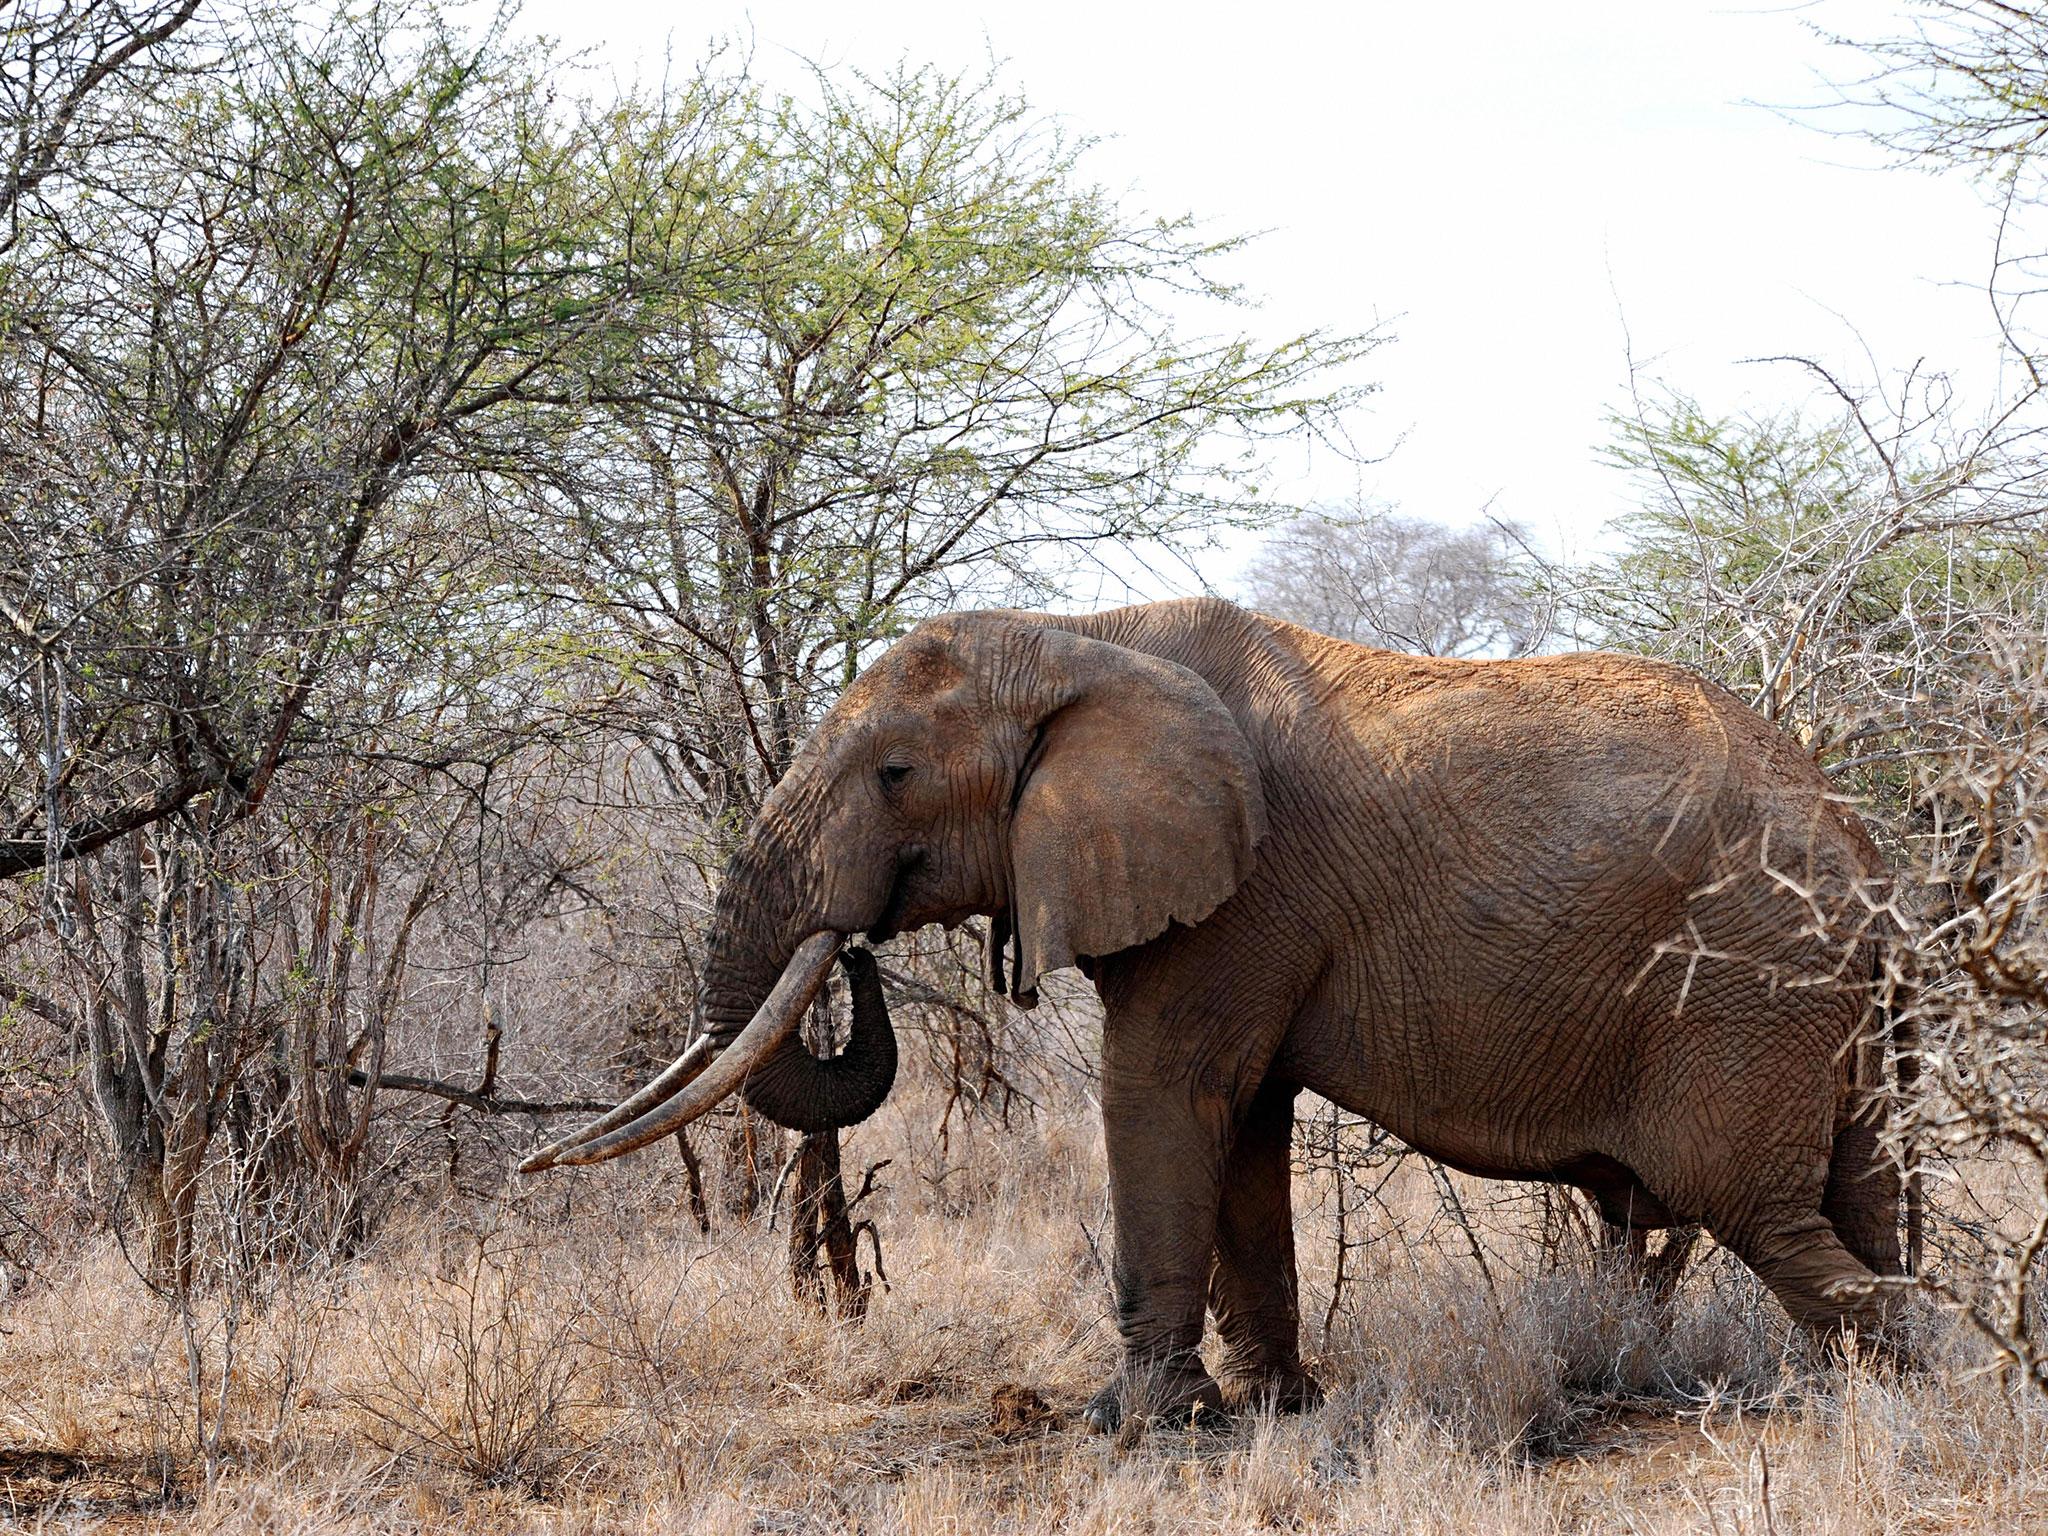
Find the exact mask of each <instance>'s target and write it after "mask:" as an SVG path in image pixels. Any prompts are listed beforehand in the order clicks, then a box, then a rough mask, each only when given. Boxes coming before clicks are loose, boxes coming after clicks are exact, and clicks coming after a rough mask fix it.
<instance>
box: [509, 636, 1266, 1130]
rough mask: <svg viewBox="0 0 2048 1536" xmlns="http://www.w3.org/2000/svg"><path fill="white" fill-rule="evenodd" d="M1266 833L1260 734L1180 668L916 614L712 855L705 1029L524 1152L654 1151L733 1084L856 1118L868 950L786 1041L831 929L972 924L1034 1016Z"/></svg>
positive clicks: (1218, 885) (1172, 914) (863, 1061)
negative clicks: (1253, 743)
mask: <svg viewBox="0 0 2048 1536" xmlns="http://www.w3.org/2000/svg"><path fill="white" fill-rule="evenodd" d="M1263 829H1264V808H1263V802H1262V800H1261V796H1260V791H1259V783H1258V773H1257V769H1256V768H1255V766H1254V763H1253V756H1252V751H1251V747H1250V745H1249V744H1248V743H1247V741H1246V739H1245V737H1244V734H1243V733H1242V732H1241V731H1240V730H1239V728H1238V725H1237V722H1236V721H1235V720H1234V719H1233V718H1232V716H1231V714H1230V712H1229V710H1228V709H1226V708H1225V707H1224V705H1223V702H1222V701H1221V700H1220V699H1219V698H1218V697H1217V695H1216V692H1215V691H1214V690H1213V689H1212V688H1211V687H1210V686H1209V684H1208V683H1207V682H1205V681H1203V679H1202V678H1201V677H1200V676H1199V675H1197V674H1196V673H1194V672H1192V671H1190V670H1188V669H1187V668H1185V667H1181V666H1178V665H1175V664H1174V663H1172V662H1170V661H1165V660H1162V659H1160V658H1159V657H1157V656H1153V655H1149V654H1147V653H1145V652H1143V651H1138V650H1132V649H1129V648H1126V647H1124V646H1121V645H1116V644H1112V643H1110V642H1108V641H1105V640H1098V639H1092V638H1089V637H1088V636H1086V635H1084V634H1081V633H1076V632H1075V631H1074V630H1072V629H1069V628H1066V627H1062V626H1061V624H1060V623H1059V622H1058V621H1055V620H1050V619H1045V618H1040V617H1035V616H1031V615H1025V614H1016V613H981V614H959V615H951V616H947V617H944V618H938V619H933V620H930V621H928V622H926V623H924V624H922V625H920V626H918V628H917V629H916V630H915V631H913V632H912V633H911V634H910V635H909V636H908V637H907V638H906V639H904V640H903V641H902V642H901V643H899V644H898V645H896V646H895V647H894V648H892V649H891V650H890V651H889V652H888V653H887V654H886V655H884V656H883V657H882V658H881V659H880V660H878V661H877V662H876V663H875V664H874V665H873V666H872V667H870V668H869V669H868V670H867V671H866V672H865V673H864V674H862V676H861V677H860V678H859V679H858V680H857V681H855V683H854V684H853V685H852V686H851V687H850V688H848V689H847V691H846V693H845V694H844V695H843V696H842V697H841V698H840V700H839V702H838V703H837V704H836V705H835V706H834V707H833V708H832V710H831V712H830V713H829V714H828V715H827V716H826V717H825V719H824V720H823V721H822V722H821V723H820V724H819V726H818V729H817V730H816V731H815V732H814V733H813V734H812V736H811V738H810V740H809V741H807V742H806V743H805V744H804V746H803V748H802V750H801V751H800V752H799V753H798V755H797V757H796V760H795V762H794V763H792V765H791V766H790V769H789V772H788V773H787V774H785V775H784V776H783V778H782V780H781V782H780V783H778V784H777V785H776V786H775V789H774V790H773V792H772V793H771V794H770V795H769V797H768V799H767V801H766V803H765V804H764V805H763V806H762V808H761V814H760V816H759V818H758V819H757V820H756V822H755V823H754V825H753V827H752V828H751V829H749V831H748V834H747V837H746V841H745V842H744V844H743V845H742V846H741V848H740V850H739V852H738V853H737V854H735V855H734V857H733V859H732V862H731V863H730V865H728V867H727V869H726V874H725V881H724V885H723V887H722V888H721V890H720V892H719V895H718V902H717V906H716V909H715V913H714V916H713V921H712V928H711V936H710V942H709V947H708V953H707V958H706V961H705V965H704V973H703V974H704V986H703V990H702V992H701V994H700V996H699V999H698V1013H699V1021H700V1023H701V1025H702V1029H701V1031H700V1033H699V1037H698V1039H697V1041H696V1043H695V1044H693V1045H692V1046H691V1047H690V1048H689V1049H688V1050H686V1051H685V1052H684V1053H683V1055H682V1056H680V1057H678V1058H677V1060H676V1061H675V1063H674V1064H673V1065H672V1066H670V1067H669V1069H668V1070H667V1071H666V1072H664V1073H663V1074H662V1075H661V1076H660V1077H659V1078H657V1079H656V1080H655V1081H654V1082H653V1083H650V1084H649V1085H648V1086H647V1087H646V1088H645V1089H643V1090H642V1091H641V1092H640V1093H638V1094H635V1095H634V1096H633V1097H632V1098H630V1099H628V1100H627V1101H626V1102H625V1103H623V1104H621V1105H620V1106H619V1108H618V1109H616V1110H614V1111H612V1112H611V1114H609V1115H606V1116H605V1117H603V1118H602V1119H600V1120H599V1121H597V1122H595V1123H594V1124H593V1125H591V1126H588V1127H585V1128H584V1129H583V1130H582V1131H579V1132H577V1133H576V1134H575V1135H573V1136H571V1137H569V1138H567V1139H566V1140H565V1141H563V1142H559V1143H557V1144H556V1145H554V1146H552V1147H549V1148H546V1149H543V1150H542V1151H540V1152H537V1153H535V1154H534V1156H533V1157H531V1158H529V1159H528V1160H527V1162H526V1164H525V1165H523V1166H525V1167H527V1168H528V1169H534V1168H541V1167H547V1166H549V1165H551V1164H553V1163H557V1162H562V1163H583V1162H597V1161H600V1160H602V1159H604V1158H607V1157H611V1156H616V1155H617V1154H619V1153H621V1152H627V1151H631V1150H633V1149H634V1148H636V1147H640V1146H645V1145H647V1144H648V1143H649V1142H652V1141H654V1140H655V1139H657V1138H658V1137H661V1136H664V1135H667V1134H670V1133H672V1132H674V1131H675V1130H677V1129H679V1128H680V1127H682V1126H683V1125H686V1124H688V1123H689V1121H690V1120H692V1119H694V1118H695V1117H696V1116H698V1115H700V1114H702V1113H703V1112H704V1111H705V1110H707V1109H709V1108H710V1107H711V1106H712V1105H713V1104H715V1103H717V1102H718V1101H719V1100H720V1099H722V1098H724V1097H726V1096H727V1095H728V1094H730V1093H732V1092H733V1091H734V1090H735V1089H740V1090H741V1091H743V1092H744V1094H745V1097H746V1099H747V1102H748V1103H749V1104H750V1105H751V1106H752V1107H753V1108H755V1109H757V1110H759V1111H760V1112H761V1113H763V1114H765V1115H767V1116H768V1117H769V1118H770V1119H772V1120H775V1121H777V1122H779V1123H781V1124H783V1125H788V1126H794V1127H797V1128H799V1129H807V1130H816V1129H823V1128H825V1127H828V1126H840V1125H850V1124H853V1123H854V1122H856V1121H858V1120H862V1119H864V1118H866V1117H867V1116H868V1115H870V1114H872V1113H873V1112H874V1110H875V1109H876V1108H877V1107H879V1105H880V1104H881V1102H882V1100H883V1098H884V1097H885V1096H886V1095H887V1093H888V1091H889V1087H890V1084H891V1082H892V1081H893V1078H894V1075H895V1067H896V1049H895V1041H894V1038H893V1035H892V1034H891V1032H890V1026H889V1021H888V1015H887V1012H886V1010H885V1009H884V1007H883V1005H882V998H881V988H880V985H879V982H878V980H877V978H876V976H875V974H874V966H873V961H872V959H871V958H870V957H868V956H867V955H866V953H865V951H849V952H848V954H847V955H846V957H845V959H846V961H847V963H848V969H849V973H850V975H851V977H852V982H853V989H852V990H853V996H854V1023H853V1032H852V1036H851V1039H850V1041H849V1043H848V1045H847V1048H846V1049H845V1051H843V1052H842V1053H841V1054H840V1055H839V1056H837V1057H834V1058H832V1059H831V1060H826V1061H821V1060H819V1059H818V1058H817V1057H815V1056H813V1055H812V1054H811V1052H810V1051H809V1050H807V1049H806V1048H805V1047H804V1045H803V1043H802V1040H801V1039H800V1037H799V1036H798V1033H797V1024H798V1022H799V1021H800V1019H801V1016H802V1013H803V1010H804V1009H805V1007H806V1006H807V1005H808V1004H809V1002H810V1001H811V999H812V998H813V997H815V996H816V994H817V991H818V988H819V986H820V985H822V983H823V981H824V978H825V975H826V973H827V972H828V970H829V969H830V966H831V962H832V957H833V955H834V954H835V953H837V952H838V950H839V948H840V944H841V941H842V939H843V937H844V936H845V935H849V934H856V933H865V934H866V935H867V936H868V937H869V938H870V939H872V940H874V941H876V942H880V941H882V940H884V939H887V938H889V937H891V936H892V935H895V934H898V933H901V932H905V931H907V930H910V929H914V928H917V927H920V926H922V925H924V924H926V923H932V922H939V923H945V924H948V925H951V924H954V923H958V922H959V921H961V920H962V919H964V918H966V917H968V916H970V915H974V914H985V915H987V916H989V917H991V918H992V919H993V922H992V924H991V941H990V944H989V957H990V967H991V976H992V979H993V981H994V983H995V985H996V986H997V987H998V988H999V989H1001V990H1006V991H1007V992H1008V993H1009V995H1011V996H1012V997H1014V998H1016V999H1017V1000H1018V1001H1019V1002H1020V1003H1022V1004H1023V1005H1025V1006H1027V1007H1028V1006H1030V1005H1031V1004H1033V1003H1035V1002H1036V1000H1037V986H1038V980H1039V978H1040V977H1041V976H1042V975H1044V974H1045V973H1046V972H1048V971H1051V970H1054V969H1056V968H1058V967H1059V966H1062V965H1067V964H1070V963H1072V962H1074V961H1075V960H1076V959H1078V958H1081V957H1085V956H1099V955H1107V954H1111V953H1114V952H1115V951H1117V950H1121V949H1126V948H1129V947H1130V946H1132V945H1135V944H1142V943H1144V942H1145V941H1147V940H1149V939H1152V938H1154V937H1156V936H1157V935H1158V934H1160V933H1162V932H1163V931H1164V930H1165V929H1166V926H1167V924H1168V923H1170V922H1180V923H1195V922H1199V921H1200V920H1201V919H1203V918H1204V917H1207V916H1208V915H1209V914H1210V913H1211V912H1212V911H1214V910H1215V909H1216V907H1217V906H1219V905H1220V904H1221V903H1222V902H1223V901H1224V899H1225V898H1226V897H1228V896H1229V895H1230V893H1231V892H1232V891H1233V890H1234V889H1236V887H1237V885H1238V884H1239V882H1241V881H1242V880H1243V879H1244V878H1245V876H1246V874H1247V873H1248V872H1249V871H1250V868H1251V862H1252V848H1253V844H1254V843H1255V842H1256V841H1257V840H1258V838H1259V836H1260V834H1261V832H1262V831H1263ZM1005 950H1007V951H1008V960H1009V965H1008V972H1009V974H1008V978H1007V985H1005V977H1004V970H1005V964H1004V960H1005V955H1004V951H1005Z"/></svg>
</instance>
